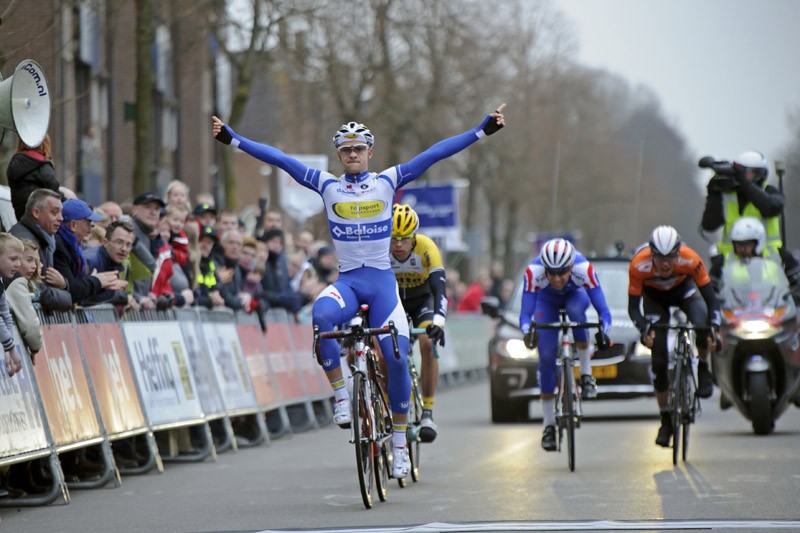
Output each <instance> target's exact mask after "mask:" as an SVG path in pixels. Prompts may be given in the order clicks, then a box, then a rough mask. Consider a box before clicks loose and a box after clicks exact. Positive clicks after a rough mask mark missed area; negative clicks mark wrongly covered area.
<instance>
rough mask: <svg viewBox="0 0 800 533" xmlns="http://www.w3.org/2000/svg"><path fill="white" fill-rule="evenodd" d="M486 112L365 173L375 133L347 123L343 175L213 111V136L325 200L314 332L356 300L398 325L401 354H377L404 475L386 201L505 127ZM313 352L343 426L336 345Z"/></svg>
mask: <svg viewBox="0 0 800 533" xmlns="http://www.w3.org/2000/svg"><path fill="white" fill-rule="evenodd" d="M504 107H505V104H501V105H500V107H498V108H497V110H496V111H495V112H493V113H491V114H490V115H487V116H486V117H485V118H484V119H483V121H482V122H481V123H480V125H479V126H477V127H476V128H473V129H471V130H469V131H467V132H465V133H462V134H460V135H456V136H455V137H450V138H449V139H445V140H443V141H440V142H438V143H436V144H434V145H433V146H431V147H430V148H428V149H427V150H425V151H424V152H422V153H421V154H419V155H417V156H416V157H414V158H413V159H412V160H411V161H409V162H407V163H403V164H400V165H396V166H393V167H390V168H388V169H386V170H384V171H382V172H378V173H375V172H369V171H368V170H367V168H368V163H369V160H370V158H371V157H372V148H373V145H374V142H375V138H374V136H373V134H372V132H370V130H369V129H368V128H367V127H366V126H364V125H363V124H358V123H356V122H348V123H347V124H343V125H342V126H341V128H339V130H338V131H337V132H336V134H335V135H334V136H333V145H334V147H335V148H336V151H337V155H338V157H339V161H340V162H341V164H342V166H343V167H344V174H342V175H341V176H339V177H336V176H334V175H333V174H330V173H328V172H324V171H321V170H317V169H312V168H308V167H306V166H305V165H304V164H303V163H301V162H300V161H298V160H297V159H294V158H292V157H289V156H287V155H286V154H285V153H283V152H282V151H280V150H278V149H277V148H273V147H272V146H268V145H265V144H259V143H256V142H253V141H251V140H249V139H246V138H244V137H242V136H240V135H237V134H236V133H234V132H233V130H232V129H231V128H230V127H228V126H227V125H225V124H224V123H223V122H222V121H221V120H220V119H219V118H217V117H213V135H214V137H215V138H216V139H217V140H218V141H220V142H222V143H224V144H230V145H233V146H235V147H237V148H239V149H240V150H243V151H244V152H246V153H248V154H250V155H251V156H253V157H255V158H257V159H260V160H261V161H264V162H265V163H269V164H271V165H275V166H277V167H279V168H281V169H283V170H285V171H286V172H287V173H288V174H289V175H290V176H291V177H292V178H293V179H294V180H295V181H296V182H297V183H299V184H300V185H302V186H304V187H306V188H308V189H310V190H312V191H315V192H317V193H318V194H319V195H320V196H321V197H322V200H323V202H324V204H325V211H326V214H327V216H328V227H329V229H330V233H331V237H332V239H333V243H334V246H335V248H336V252H337V255H338V256H339V272H340V274H339V278H338V279H337V281H336V282H335V283H333V284H332V285H329V286H328V287H326V288H325V289H324V290H323V291H322V293H320V295H319V296H318V297H317V299H316V301H315V302H314V307H313V310H312V320H313V323H314V325H315V326H319V329H320V331H330V330H332V329H334V327H336V326H337V325H339V324H343V323H346V322H348V321H349V320H350V319H351V318H352V317H353V316H355V314H356V312H357V311H358V309H359V305H360V304H361V303H366V304H368V305H369V307H370V325H371V326H372V327H382V326H386V325H387V324H388V323H389V321H390V320H391V321H394V323H395V325H396V327H397V329H398V339H397V340H398V344H399V350H400V359H399V360H398V359H396V358H395V357H394V356H392V355H389V356H387V357H384V359H385V361H386V365H387V368H388V373H389V376H388V381H389V386H388V389H389V391H388V392H389V402H390V403H391V406H392V429H393V432H392V445H393V447H394V458H395V459H394V469H393V475H394V477H397V478H403V477H405V476H406V475H408V472H409V470H410V468H411V464H410V461H409V458H408V452H407V449H406V425H407V418H408V416H407V415H408V407H409V405H408V402H409V397H410V395H411V381H410V379H409V375H408V365H407V362H406V359H405V358H406V356H407V353H408V336H409V331H408V323H407V322H406V317H405V312H404V311H403V307H402V305H401V304H400V299H399V297H398V289H397V280H396V278H395V275H394V273H393V272H392V269H391V263H390V260H389V242H390V240H391V234H392V202H393V199H394V194H395V191H396V190H397V189H399V188H400V187H402V186H404V185H406V184H408V183H410V182H411V181H413V180H415V179H417V178H418V177H420V176H421V175H422V174H423V173H424V172H425V171H426V170H428V168H430V167H431V165H433V164H434V163H436V162H438V161H440V160H442V159H445V158H447V157H450V156H451V155H453V154H456V153H458V152H460V151H461V150H463V149H465V148H467V147H468V146H470V145H471V144H472V143H474V142H476V141H477V140H479V139H480V138H482V137H485V136H487V135H492V134H493V133H496V132H497V131H499V130H500V129H501V128H502V127H503V126H505V118H504V117H503V113H502V112H503V108H504ZM378 342H379V344H380V346H381V351H382V352H383V353H384V354H393V353H394V349H393V347H392V340H391V337H390V336H389V335H381V336H380V337H379V339H378ZM320 352H321V353H320V355H321V360H322V366H323V368H324V370H325V373H326V375H327V376H328V380H329V381H330V383H331V387H332V388H333V391H334V400H335V401H334V415H333V420H334V422H335V423H337V424H339V425H340V426H344V427H347V426H349V424H350V422H351V420H352V412H351V411H352V407H351V404H350V397H349V393H348V391H347V388H346V387H345V382H344V379H343V377H342V369H341V366H340V358H339V345H338V343H337V342H336V341H335V340H333V339H323V340H321V341H320Z"/></svg>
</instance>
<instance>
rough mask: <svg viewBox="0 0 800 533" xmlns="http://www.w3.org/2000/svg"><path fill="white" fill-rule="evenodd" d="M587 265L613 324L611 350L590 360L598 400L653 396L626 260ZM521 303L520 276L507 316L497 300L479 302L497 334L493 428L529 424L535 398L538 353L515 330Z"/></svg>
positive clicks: (492, 356)
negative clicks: (594, 274)
mask: <svg viewBox="0 0 800 533" xmlns="http://www.w3.org/2000/svg"><path fill="white" fill-rule="evenodd" d="M589 260H590V261H591V263H592V265H593V266H594V269H595V271H596V272H597V276H598V278H599V279H600V283H601V285H602V287H603V293H604V294H605V297H606V302H607V303H608V307H609V309H610V310H611V318H612V327H611V332H610V334H609V336H610V337H611V341H612V343H613V345H612V347H611V348H609V349H608V350H607V351H606V352H603V353H602V354H599V353H598V354H597V355H596V356H595V358H594V359H593V360H592V374H593V375H594V377H595V379H596V380H597V398H598V399H615V398H635V397H640V396H652V395H653V385H652V381H651V378H650V350H649V349H648V348H646V347H644V346H643V345H642V344H641V343H639V342H638V340H639V332H638V330H637V329H636V328H635V327H634V325H633V322H631V319H630V318H629V317H628V264H629V260H628V259H626V258H620V257H614V258H606V257H594V258H590V259H589ZM526 266H527V264H526ZM521 300H522V275H521V274H520V275H519V276H518V281H517V285H516V287H515V288H514V294H513V296H512V297H511V300H510V302H509V304H508V308H507V309H506V310H504V311H500V310H499V309H498V307H497V301H496V300H495V299H492V298H486V299H485V300H484V301H483V302H482V308H483V312H484V313H485V314H488V315H489V316H492V317H493V318H496V319H497V328H496V331H495V334H494V336H493V337H492V339H491V340H490V341H489V379H490V387H491V399H492V422H512V421H517V420H525V419H527V418H528V408H529V404H530V401H531V400H533V399H536V398H539V387H538V382H537V377H536V371H537V367H538V366H539V353H538V351H537V350H536V349H534V350H528V349H527V348H526V347H525V345H524V344H523V342H522V332H521V331H520V330H519V327H518V326H519V311H520V306H521ZM587 319H588V320H589V321H595V320H597V313H596V312H595V310H594V307H592V306H591V305H590V306H589V309H588V310H587ZM590 339H593V335H590Z"/></svg>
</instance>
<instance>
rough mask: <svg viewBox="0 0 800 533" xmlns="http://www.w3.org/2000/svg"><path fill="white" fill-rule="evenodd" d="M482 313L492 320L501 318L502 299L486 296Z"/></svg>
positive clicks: (482, 303) (482, 305)
mask: <svg viewBox="0 0 800 533" xmlns="http://www.w3.org/2000/svg"><path fill="white" fill-rule="evenodd" d="M481 313H483V314H484V315H487V316H489V317H491V318H497V317H498V316H500V298H498V297H497V296H484V297H483V299H482V300H481Z"/></svg>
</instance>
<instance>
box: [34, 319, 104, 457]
mask: <svg viewBox="0 0 800 533" xmlns="http://www.w3.org/2000/svg"><path fill="white" fill-rule="evenodd" d="M42 336H43V337H44V343H43V344H42V350H41V351H40V352H39V353H38V355H37V356H36V366H35V367H34V371H35V372H36V381H37V383H38V384H39V393H40V395H41V397H42V403H44V410H45V413H46V414H47V422H48V424H49V425H50V431H51V432H52V435H53V442H54V443H55V444H56V445H57V446H61V445H64V444H71V443H74V442H81V441H84V440H88V439H91V438H94V437H99V436H100V424H99V422H98V421H97V413H96V412H95V409H94V403H93V402H92V396H91V392H90V391H89V381H88V380H87V378H86V372H85V371H84V369H83V361H82V359H81V349H80V346H79V345H78V337H77V336H76V335H75V329H74V327H73V325H72V324H45V325H42Z"/></svg>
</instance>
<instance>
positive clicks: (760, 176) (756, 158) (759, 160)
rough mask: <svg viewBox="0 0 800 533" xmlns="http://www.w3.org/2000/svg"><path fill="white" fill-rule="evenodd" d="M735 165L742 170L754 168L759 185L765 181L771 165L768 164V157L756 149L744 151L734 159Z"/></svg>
mask: <svg viewBox="0 0 800 533" xmlns="http://www.w3.org/2000/svg"><path fill="white" fill-rule="evenodd" d="M733 165H734V167H735V168H736V169H737V170H738V169H742V170H748V169H749V170H752V171H753V172H754V173H755V180H754V181H755V182H756V183H757V184H758V185H761V184H762V183H764V180H765V179H767V175H768V174H769V166H768V165H767V158H766V157H764V154H762V153H761V152H756V151H755V150H748V151H747V152H742V153H741V154H739V155H738V156H737V157H736V159H734V160H733Z"/></svg>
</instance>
